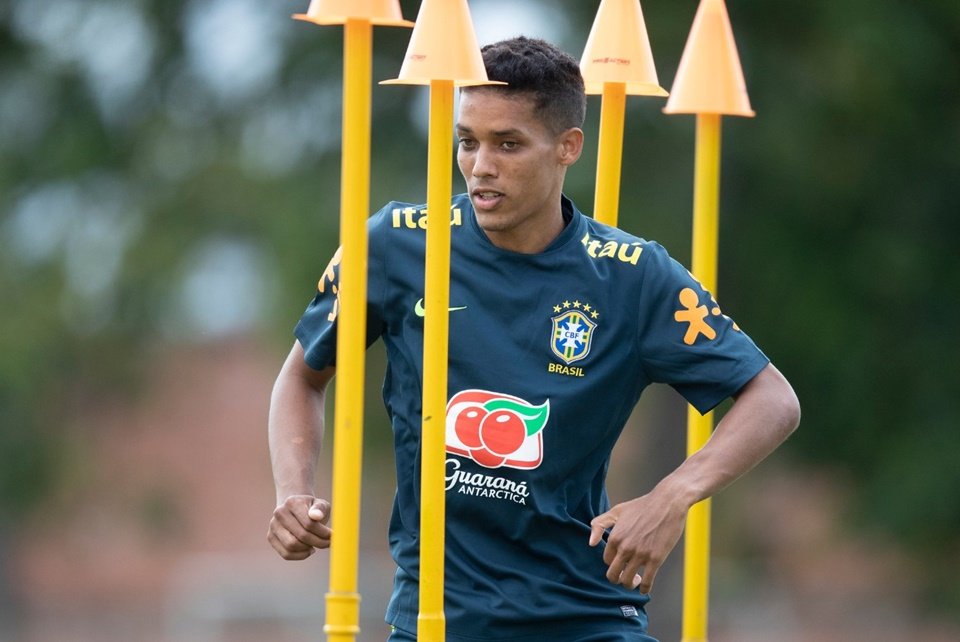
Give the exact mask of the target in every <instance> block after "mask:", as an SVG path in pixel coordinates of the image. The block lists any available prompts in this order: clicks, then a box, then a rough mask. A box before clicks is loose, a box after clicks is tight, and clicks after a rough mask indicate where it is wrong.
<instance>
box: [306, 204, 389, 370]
mask: <svg viewBox="0 0 960 642" xmlns="http://www.w3.org/2000/svg"><path fill="white" fill-rule="evenodd" d="M383 211H384V210H381V211H380V212H378V213H377V214H375V215H374V216H372V217H371V218H370V220H369V222H368V225H367V230H368V258H367V323H366V325H367V329H366V345H367V346H368V347H369V346H370V345H371V344H372V343H373V342H374V341H376V340H377V337H379V336H380V335H381V334H382V333H383V314H382V306H381V305H380V302H381V301H382V300H383V287H384V278H383V264H384V260H385V259H384V257H383V255H382V252H383V246H382V244H381V243H380V238H379V235H378V233H377V229H378V225H377V224H378V223H379V222H380V221H381V219H382V218H383V217H382V214H383ZM342 260H343V248H342V247H340V248H338V249H337V251H336V253H334V255H333V257H332V258H331V259H330V262H329V263H328V264H327V267H326V269H325V270H324V271H323V273H322V274H321V275H320V279H319V280H318V282H317V293H316V295H315V296H314V297H313V300H312V301H311V302H310V304H309V305H308V306H307V309H306V310H305V311H304V313H303V316H301V317H300V321H299V322H298V323H297V326H296V328H295V329H294V335H295V336H296V337H297V340H298V341H299V342H300V345H301V346H303V352H304V361H306V363H307V365H308V366H310V367H311V368H313V369H315V370H323V369H324V368H326V367H328V366H332V365H336V355H337V325H338V323H339V320H340V264H341V262H342Z"/></svg>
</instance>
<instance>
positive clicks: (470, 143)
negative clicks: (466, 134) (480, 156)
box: [457, 138, 477, 150]
mask: <svg viewBox="0 0 960 642" xmlns="http://www.w3.org/2000/svg"><path fill="white" fill-rule="evenodd" d="M457 143H458V144H459V145H460V148H461V149H466V150H471V149H473V148H475V147H476V146H477V141H475V140H473V139H472V138H461V139H459V140H458V141H457Z"/></svg>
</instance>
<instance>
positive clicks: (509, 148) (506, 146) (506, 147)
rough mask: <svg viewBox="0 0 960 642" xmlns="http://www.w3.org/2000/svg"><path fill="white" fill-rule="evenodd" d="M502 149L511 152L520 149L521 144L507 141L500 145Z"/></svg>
mask: <svg viewBox="0 0 960 642" xmlns="http://www.w3.org/2000/svg"><path fill="white" fill-rule="evenodd" d="M500 147H501V148H502V149H504V150H506V151H508V152H509V151H512V150H514V149H517V148H518V147H520V143H518V142H517V141H515V140H505V141H503V142H502V143H500Z"/></svg>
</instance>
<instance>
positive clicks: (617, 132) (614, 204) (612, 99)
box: [593, 82, 627, 227]
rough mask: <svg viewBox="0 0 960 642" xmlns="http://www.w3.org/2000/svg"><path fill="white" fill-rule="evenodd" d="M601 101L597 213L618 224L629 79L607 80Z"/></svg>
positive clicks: (608, 221) (607, 221)
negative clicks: (624, 123)
mask: <svg viewBox="0 0 960 642" xmlns="http://www.w3.org/2000/svg"><path fill="white" fill-rule="evenodd" d="M600 101H601V102H600V142H599V144H598V148H597V187H596V193H595V194H594V200H593V216H594V218H596V219H597V220H598V221H600V222H601V223H606V224H607V225H612V226H614V227H616V225H617V212H618V208H619V207H620V169H621V161H622V158H623V121H624V114H625V112H626V108H627V85H626V83H622V82H605V83H603V94H602V98H601V99H600Z"/></svg>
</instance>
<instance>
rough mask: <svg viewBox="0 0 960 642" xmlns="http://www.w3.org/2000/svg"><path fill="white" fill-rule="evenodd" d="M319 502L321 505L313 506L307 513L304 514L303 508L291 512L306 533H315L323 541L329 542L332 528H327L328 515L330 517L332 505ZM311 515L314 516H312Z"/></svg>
mask: <svg viewBox="0 0 960 642" xmlns="http://www.w3.org/2000/svg"><path fill="white" fill-rule="evenodd" d="M317 501H318V502H320V503H315V504H313V505H311V506H310V508H308V509H307V511H306V513H304V512H303V509H302V508H301V509H300V510H296V511H291V514H292V515H293V516H294V518H295V519H296V520H297V522H298V523H299V524H300V526H301V527H302V528H303V529H304V530H305V531H307V532H310V533H313V534H314V535H316V536H317V537H320V538H321V539H327V540H329V539H330V532H331V530H330V527H328V526H327V519H328V517H327V515H329V506H330V505H329V504H328V503H326V502H324V501H323V500H317ZM324 509H326V510H324ZM311 513H313V514H312V515H311ZM318 518H319V519H318Z"/></svg>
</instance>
